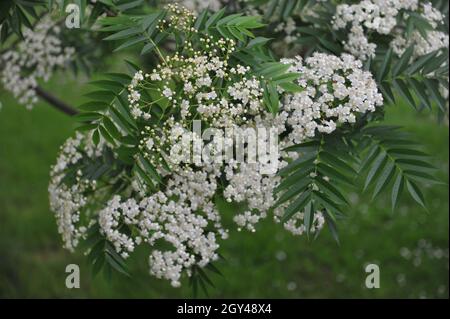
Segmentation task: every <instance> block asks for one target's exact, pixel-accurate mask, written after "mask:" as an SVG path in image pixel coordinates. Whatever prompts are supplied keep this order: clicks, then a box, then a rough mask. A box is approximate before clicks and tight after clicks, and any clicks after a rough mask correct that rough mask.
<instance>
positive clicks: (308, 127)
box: [283, 53, 383, 144]
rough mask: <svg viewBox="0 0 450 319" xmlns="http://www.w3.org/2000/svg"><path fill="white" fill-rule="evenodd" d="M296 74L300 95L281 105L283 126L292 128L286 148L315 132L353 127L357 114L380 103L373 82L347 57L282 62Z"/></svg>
mask: <svg viewBox="0 0 450 319" xmlns="http://www.w3.org/2000/svg"><path fill="white" fill-rule="evenodd" d="M283 62H284V63H287V64H291V65H292V67H291V71H293V72H298V73H299V74H300V77H299V79H298V84H299V85H300V86H301V87H303V88H304V90H303V91H302V92H299V93H295V94H289V95H287V96H286V98H285V101H284V104H283V106H284V111H283V112H286V113H287V115H286V117H287V121H286V124H287V125H288V126H290V127H291V128H292V132H291V133H289V135H288V137H287V143H288V144H292V143H293V144H298V143H302V142H304V140H305V139H307V138H310V137H314V136H315V134H316V131H318V132H321V133H327V134H329V133H332V132H333V131H334V130H335V129H336V126H337V125H338V124H340V123H354V122H355V120H356V116H357V114H362V113H366V112H373V111H375V108H376V107H377V106H381V105H382V103H383V98H382V95H381V94H380V93H379V92H378V89H377V85H376V82H375V80H374V79H373V78H372V74H371V73H370V72H367V71H364V70H363V69H362V63H361V62H360V61H359V60H356V59H355V58H354V57H353V56H351V55H349V54H343V55H342V56H341V57H337V56H334V55H329V54H324V53H315V54H313V55H312V56H311V57H308V58H306V59H305V60H304V61H303V59H302V58H301V57H296V58H295V59H285V60H283Z"/></svg>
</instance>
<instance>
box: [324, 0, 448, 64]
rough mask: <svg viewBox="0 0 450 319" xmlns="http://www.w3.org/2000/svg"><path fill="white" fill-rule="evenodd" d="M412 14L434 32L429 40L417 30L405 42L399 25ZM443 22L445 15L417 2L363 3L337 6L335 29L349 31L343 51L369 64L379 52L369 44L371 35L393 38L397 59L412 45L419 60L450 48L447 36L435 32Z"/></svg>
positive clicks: (366, 0)
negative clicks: (431, 53) (369, 60)
mask: <svg viewBox="0 0 450 319" xmlns="http://www.w3.org/2000/svg"><path fill="white" fill-rule="evenodd" d="M410 13H416V14H420V16H421V17H422V18H423V19H424V20H425V21H427V22H428V23H429V24H430V25H431V27H433V28H434V30H427V31H426V38H424V37H423V35H422V34H421V33H420V32H419V31H418V30H414V31H413V32H412V34H411V36H410V37H409V39H405V31H404V27H402V25H401V24H400V21H403V20H406V19H407V17H408V14H410ZM442 21H443V16H442V14H441V13H440V12H439V10H437V9H435V8H433V6H432V4H431V3H424V4H419V1H418V0H363V1H360V2H358V3H355V4H350V5H349V4H340V5H338V6H337V7H336V14H335V16H334V18H333V27H334V28H335V29H336V30H339V29H345V28H347V27H350V30H349V31H350V32H349V34H348V37H347V40H346V41H344V48H345V49H346V50H347V51H348V52H349V53H351V54H353V55H354V56H356V57H358V58H359V59H361V60H367V59H368V58H371V57H372V58H373V57H374V56H375V50H376V48H377V46H376V44H375V43H372V42H370V40H369V34H371V33H373V32H376V33H378V34H381V35H391V34H392V35H394V40H392V42H391V46H392V47H393V49H394V51H395V53H397V54H398V55H401V54H402V53H403V52H404V50H405V49H406V48H407V47H409V46H410V45H414V48H415V52H414V54H415V56H416V57H418V56H421V55H424V54H427V53H429V52H432V51H434V50H437V49H440V48H444V47H446V48H448V34H446V33H444V32H441V31H437V30H435V29H436V28H437V27H438V26H439V25H440V24H441V23H442Z"/></svg>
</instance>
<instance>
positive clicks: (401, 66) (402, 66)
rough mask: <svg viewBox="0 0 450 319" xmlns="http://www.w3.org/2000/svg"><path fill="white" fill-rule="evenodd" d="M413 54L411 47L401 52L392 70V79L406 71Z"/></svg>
mask: <svg viewBox="0 0 450 319" xmlns="http://www.w3.org/2000/svg"><path fill="white" fill-rule="evenodd" d="M413 52H414V47H413V46H410V47H409V48H407V49H406V50H405V52H403V54H402V56H401V57H400V59H399V60H398V62H397V64H396V65H395V67H394V68H393V70H392V75H393V76H394V77H396V76H398V75H400V74H401V73H402V72H403V71H404V70H406V68H407V67H408V65H409V61H410V60H411V57H412V55H413Z"/></svg>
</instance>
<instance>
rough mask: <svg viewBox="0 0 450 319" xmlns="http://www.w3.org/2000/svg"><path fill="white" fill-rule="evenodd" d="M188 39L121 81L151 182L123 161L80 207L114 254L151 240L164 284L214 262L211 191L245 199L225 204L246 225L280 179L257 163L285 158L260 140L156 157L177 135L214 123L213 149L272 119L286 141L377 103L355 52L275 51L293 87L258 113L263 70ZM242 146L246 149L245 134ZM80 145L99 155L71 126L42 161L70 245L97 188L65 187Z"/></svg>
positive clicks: (219, 230) (262, 213)
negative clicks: (233, 206)
mask: <svg viewBox="0 0 450 319" xmlns="http://www.w3.org/2000/svg"><path fill="white" fill-rule="evenodd" d="M171 10H172V11H173V12H174V13H176V12H177V11H176V10H178V9H177V7H175V6H174V7H172V9H171ZM183 12H184V11H180V17H178V20H177V21H178V22H179V23H182V24H183V28H185V30H186V32H187V33H191V32H192V34H194V33H195V32H196V31H195V29H194V30H193V29H192V28H190V26H189V23H188V22H186V21H190V20H189V19H184V18H183V17H182V16H183V15H184V14H185V13H183ZM186 16H188V17H190V15H189V14H186ZM170 21H172V20H170ZM170 21H166V22H165V25H166V24H170V23H172V22H170ZM180 21H181V22H180ZM178 22H177V23H178ZM185 23H186V24H185ZM195 38H196V39H199V41H198V43H195V45H193V44H192V43H190V42H189V41H186V43H185V45H184V50H183V53H176V54H173V55H172V56H166V57H162V56H160V58H161V63H160V64H159V65H158V66H157V67H156V68H155V69H154V70H152V71H151V72H148V73H145V72H143V71H139V72H137V73H136V74H135V75H134V76H133V78H132V80H131V83H130V85H129V86H128V102H129V109H130V112H131V114H132V116H133V117H134V118H135V119H136V120H138V121H137V123H139V127H140V128H139V131H138V132H136V133H137V134H136V136H137V137H138V139H139V144H138V147H137V151H138V153H137V154H136V155H135V161H136V165H139V164H140V163H141V162H142V161H143V160H144V161H148V163H149V164H150V165H153V166H154V167H155V170H156V172H157V173H158V174H159V175H160V176H159V177H161V183H160V184H158V185H156V186H155V188H150V187H148V186H147V185H146V183H145V182H144V181H143V180H141V179H142V176H141V175H140V174H135V173H132V172H134V170H130V171H131V172H127V173H125V174H124V175H126V176H122V177H124V181H125V183H126V186H124V189H122V190H121V191H120V192H119V193H114V194H109V195H108V193H107V192H106V194H105V192H102V195H106V196H109V197H108V201H107V203H106V205H104V206H102V207H101V208H100V209H99V210H97V211H95V208H92V209H90V211H89V212H91V211H92V215H91V216H87V218H86V219H88V220H89V219H90V221H89V224H90V223H98V225H99V226H100V231H101V233H102V234H103V235H104V236H105V237H106V239H107V240H108V241H109V242H111V244H112V245H113V246H114V248H115V249H116V251H117V252H118V253H119V254H120V255H121V256H122V257H123V258H127V257H129V255H130V254H131V253H132V252H133V251H134V250H135V249H136V247H137V246H139V245H147V246H150V247H151V251H152V252H151V253H150V256H149V268H150V273H151V274H152V275H154V276H156V277H158V278H164V279H167V280H169V281H170V282H171V284H172V285H173V286H175V287H177V286H179V285H180V280H181V278H182V275H183V273H184V272H186V273H187V275H188V276H189V275H190V274H191V271H192V270H193V268H194V267H204V266H206V265H207V264H209V263H211V262H213V261H215V260H216V259H217V258H218V253H217V249H218V248H219V240H220V239H226V238H227V237H228V231H227V230H226V229H225V228H224V227H223V225H222V222H221V216H220V214H219V211H218V208H217V207H216V199H217V197H219V198H223V199H225V200H226V201H227V202H234V203H240V204H242V205H241V207H245V208H244V209H242V210H243V211H240V210H236V211H235V212H233V216H232V217H233V220H234V222H235V223H236V224H237V226H238V229H247V230H250V231H252V232H253V231H255V226H256V224H257V223H258V222H259V221H260V220H262V219H264V218H266V217H267V216H268V214H269V212H271V210H272V208H273V206H274V204H275V201H276V199H275V195H274V190H275V188H276V187H277V186H278V185H279V183H280V177H278V176H277V175H276V170H275V171H274V172H271V173H269V172H268V171H267V168H268V167H271V166H272V165H274V166H275V167H278V168H280V167H282V166H284V165H287V160H286V158H284V159H283V158H282V157H280V156H279V154H278V153H277V154H276V156H275V158H274V157H272V156H271V154H270V151H268V152H267V154H262V158H260V159H259V162H256V163H254V162H245V161H244V162H242V161H239V160H237V156H236V158H232V159H231V160H228V161H221V162H215V161H214V162H209V161H203V160H201V161H200V160H199V161H197V160H195V159H194V160H193V161H189V162H185V163H183V157H182V156H181V155H180V156H179V155H177V154H172V153H171V154H170V156H165V155H167V154H169V153H170V151H172V150H173V149H174V148H175V149H176V150H179V151H182V150H183V149H186V148H191V147H193V146H191V145H188V146H185V145H184V144H182V143H180V142H181V141H182V138H183V137H184V136H185V135H186V134H192V135H193V136H192V138H193V139H194V140H195V141H197V140H201V137H200V136H197V133H194V132H192V131H193V130H194V129H193V126H194V124H193V123H194V120H201V122H202V125H203V124H204V125H205V126H206V127H208V128H214V129H217V130H219V131H220V132H222V133H223V132H225V134H219V135H218V136H215V137H214V140H213V141H210V142H207V145H209V146H212V149H213V150H214V149H215V146H217V145H218V144H221V143H222V144H224V145H228V146H229V145H230V142H233V141H232V138H231V137H230V135H227V133H229V131H228V130H229V129H233V130H235V129H239V130H241V132H242V130H245V129H251V128H260V127H264V128H267V129H269V128H270V129H274V130H275V132H276V136H277V138H278V137H280V136H283V140H282V141H281V144H282V145H286V144H292V143H301V142H304V140H305V139H306V138H308V137H313V136H314V135H315V134H316V133H317V132H325V133H331V132H332V131H333V130H335V128H336V126H337V125H339V124H340V123H347V122H350V123H351V122H354V121H355V120H356V117H357V115H358V114H361V113H365V112H371V111H374V110H375V108H376V107H377V106H379V105H380V104H381V103H382V98H381V95H380V94H379V93H378V90H377V87H376V84H375V81H374V80H373V79H372V76H371V74H370V73H368V72H365V71H363V70H362V65H361V62H360V61H358V60H356V59H355V58H354V57H352V56H350V55H343V56H342V57H335V56H331V55H326V54H320V53H317V54H314V55H313V56H311V57H309V58H307V59H306V60H304V61H303V60H302V59H301V58H296V59H293V60H284V61H283V62H284V63H289V64H291V65H292V66H291V68H290V71H293V72H298V73H299V74H300V77H299V79H298V84H299V85H300V86H301V87H302V88H303V91H301V92H299V93H296V94H285V93H284V92H283V91H282V89H281V88H280V89H279V91H280V94H285V100H284V103H282V105H281V107H280V109H281V111H280V113H279V114H277V115H273V114H269V113H268V112H267V110H266V107H265V105H264V102H263V100H264V99H263V93H264V92H263V89H262V85H261V81H263V80H264V79H263V78H260V77H257V76H255V75H253V73H252V72H251V70H250V68H249V67H246V66H243V65H239V64H236V63H235V62H234V61H233V60H231V58H230V56H231V55H232V53H233V51H234V50H235V42H234V41H233V40H225V39H215V38H213V37H211V36H203V35H199V34H196V35H195ZM232 63H233V64H232ZM149 96H150V98H148V97H149ZM282 133H286V134H283V135H282ZM257 139H258V142H266V145H267V142H268V140H269V139H270V137H269V136H264V135H259V134H258V136H257ZM277 142H278V140H277ZM194 144H195V143H194ZM269 144H270V143H269ZM243 145H244V146H243V148H244V149H245V148H247V151H248V148H249V147H250V146H249V143H244V144H243ZM258 145H260V144H259V143H258ZM231 146H233V145H231ZM277 146H278V144H277ZM177 147H178V149H177ZM80 149H81V150H80ZM112 151H113V152H114V149H113V150H112ZM84 152H86V153H87V156H88V157H95V156H98V153H97V152H98V148H93V147H92V146H90V144H89V143H88V142H87V141H85V140H83V137H82V136H77V137H76V138H75V139H70V140H69V141H68V142H67V143H66V144H65V146H64V148H63V150H62V153H61V155H60V157H59V158H58V162H57V165H56V166H55V168H53V170H52V181H51V184H50V187H49V190H50V197H51V202H52V209H53V210H54V211H55V213H56V216H57V220H58V226H59V228H60V232H61V233H62V235H63V238H64V241H65V243H66V247H67V248H69V249H73V248H74V247H75V246H76V244H77V241H78V240H79V239H80V238H81V237H82V236H83V232H84V231H85V229H84V228H82V227H83V226H89V224H87V225H82V223H80V222H79V220H80V214H81V212H82V209H84V208H86V209H87V208H88V207H90V206H88V205H86V203H88V202H90V201H91V200H92V199H93V198H94V196H96V195H95V193H96V192H95V191H94V190H95V183H94V182H93V181H89V180H83V179H82V178H81V177H80V176H79V175H80V174H78V175H77V176H78V178H77V179H76V181H75V182H74V183H73V184H74V185H75V186H74V187H75V188H74V189H73V190H72V189H70V188H69V186H66V183H63V179H64V178H65V177H66V175H65V173H67V172H68V171H69V170H70V169H73V168H74V167H75V169H76V164H77V163H78V161H79V160H80V159H81V158H82V157H83V155H82V154H84ZM175 153H176V152H175ZM244 153H246V154H248V153H247V152H244ZM283 156H284V155H283ZM286 156H287V155H286ZM162 164H167V165H162ZM167 166H168V167H167ZM139 167H141V166H140V165H139ZM147 168H148V166H147ZM149 171H151V169H149ZM153 173H154V172H153ZM128 174H129V175H128ZM102 182H103V180H101V181H100V182H99V185H100V184H101V183H102ZM98 188H100V186H99V187H98ZM87 190H93V191H91V192H89V193H88V192H87ZM89 196H92V198H91V197H89ZM285 205H289V203H285ZM84 211H85V210H83V212H84ZM282 214H283V208H282V207H281V208H277V209H275V210H274V212H273V215H274V220H275V221H276V222H280V220H281V219H280V217H281V216H282ZM83 220H84V219H83ZM311 224H312V227H311V231H312V232H317V231H319V230H320V229H321V228H322V227H323V224H324V217H323V215H322V213H321V212H320V211H317V212H315V213H314V216H313V220H312V221H311ZM284 227H285V228H286V229H287V230H288V231H290V232H291V233H292V234H294V235H301V234H303V233H304V232H305V230H306V228H305V225H304V214H303V213H301V212H300V213H297V214H295V215H294V216H293V218H292V219H291V220H289V221H288V222H286V223H284Z"/></svg>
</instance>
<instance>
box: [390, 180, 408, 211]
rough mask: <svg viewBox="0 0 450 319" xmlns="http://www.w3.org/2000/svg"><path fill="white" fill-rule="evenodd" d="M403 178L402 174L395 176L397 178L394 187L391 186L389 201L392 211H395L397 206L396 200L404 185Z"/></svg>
mask: <svg viewBox="0 0 450 319" xmlns="http://www.w3.org/2000/svg"><path fill="white" fill-rule="evenodd" d="M404 182H405V180H404V178H403V176H402V174H400V173H399V174H397V178H396V179H395V182H394V185H393V186H392V193H391V201H392V210H394V209H395V207H396V206H397V203H398V200H399V198H400V194H401V193H402V190H403V185H404Z"/></svg>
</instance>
